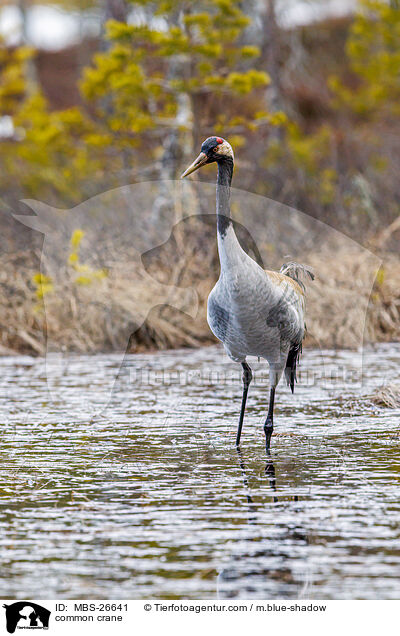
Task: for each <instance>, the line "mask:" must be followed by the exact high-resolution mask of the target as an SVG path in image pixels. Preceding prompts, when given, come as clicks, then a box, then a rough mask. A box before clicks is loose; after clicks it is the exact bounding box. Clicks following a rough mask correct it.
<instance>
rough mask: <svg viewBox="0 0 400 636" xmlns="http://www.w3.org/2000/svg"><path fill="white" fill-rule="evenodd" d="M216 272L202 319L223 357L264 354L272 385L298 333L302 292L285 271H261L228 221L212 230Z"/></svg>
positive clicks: (300, 335)
mask: <svg viewBox="0 0 400 636" xmlns="http://www.w3.org/2000/svg"><path fill="white" fill-rule="evenodd" d="M218 251H219V257H220V262H221V274H220V277H219V280H218V281H217V283H216V285H215V287H214V288H213V290H212V291H211V293H210V295H209V297H208V307H207V320H208V324H209V325H210V328H211V331H212V332H213V333H214V334H215V336H216V337H217V338H218V339H219V340H220V341H221V342H222V343H223V345H224V347H225V350H226V352H227V354H228V356H229V357H230V358H231V359H232V360H234V361H235V362H244V361H245V360H246V356H259V357H261V358H265V359H266V360H267V361H268V363H269V367H270V383H271V386H276V385H277V384H278V382H279V379H280V377H281V375H282V371H283V370H284V368H285V365H286V361H287V357H288V352H289V349H290V348H291V347H292V346H293V345H297V344H300V343H301V341H302V340H303V337H304V332H305V325H304V310H305V306H304V295H303V293H302V291H301V289H300V287H298V285H296V284H295V283H293V281H292V280H291V279H289V278H288V277H287V276H284V275H282V274H277V273H274V272H270V273H267V272H266V271H264V270H263V269H262V268H261V267H260V266H259V265H258V264H257V263H256V262H255V261H254V260H253V259H252V258H250V256H248V255H247V254H246V253H245V252H244V250H243V249H242V248H241V246H240V244H239V242H238V240H237V238H236V235H235V232H234V229H233V226H232V224H230V225H229V226H228V227H227V229H226V231H225V234H224V236H222V235H221V234H220V233H218Z"/></svg>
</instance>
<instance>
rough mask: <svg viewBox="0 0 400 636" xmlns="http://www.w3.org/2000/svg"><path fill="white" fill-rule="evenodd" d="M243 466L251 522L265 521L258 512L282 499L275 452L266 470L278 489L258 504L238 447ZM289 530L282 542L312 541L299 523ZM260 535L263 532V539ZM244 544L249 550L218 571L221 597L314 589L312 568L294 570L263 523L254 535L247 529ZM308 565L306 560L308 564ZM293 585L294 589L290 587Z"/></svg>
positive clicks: (288, 594) (295, 594) (300, 594)
mask: <svg viewBox="0 0 400 636" xmlns="http://www.w3.org/2000/svg"><path fill="white" fill-rule="evenodd" d="M236 450H237V453H238V459H239V467H240V471H241V475H242V481H243V485H244V489H245V497H246V502H247V504H248V505H247V510H248V516H247V522H248V525H249V526H257V525H262V518H263V517H262V515H260V514H258V513H259V509H260V508H262V507H263V506H268V505H271V501H272V503H273V504H275V503H277V502H278V501H279V498H278V496H277V495H276V494H275V493H276V490H277V487H276V472H275V465H274V462H273V460H272V457H271V453H270V452H267V459H266V464H265V469H264V473H265V476H266V478H267V482H268V485H269V488H270V490H271V491H272V492H273V493H274V494H273V496H272V499H270V501H266V499H265V498H264V499H262V500H261V501H260V502H259V504H258V505H257V504H256V503H255V501H254V499H253V497H252V494H251V487H250V485H249V478H248V475H247V468H246V463H245V459H244V454H243V451H242V450H241V449H240V448H237V449H236ZM293 501H298V497H297V495H294V496H293ZM287 530H288V531H287V534H286V535H285V536H283V537H281V539H280V541H281V542H282V543H285V542H286V543H287V542H291V543H293V541H295V542H296V543H301V544H304V545H308V543H309V537H308V534H307V531H306V530H304V531H302V530H301V529H300V528H299V527H296V528H294V529H293V528H290V529H289V528H288V529H287ZM260 535H263V538H262V540H260ZM240 544H242V545H243V544H244V545H246V550H244V551H242V552H240V553H237V552H236V551H235V553H234V555H233V556H232V560H231V563H230V564H229V565H227V566H225V567H224V569H223V570H222V571H221V572H220V573H219V575H218V587H217V590H218V598H220V599H229V598H243V599H247V598H260V599H261V598H264V599H265V598H268V599H272V598H305V593H306V591H307V592H308V593H309V592H310V590H311V586H310V577H309V572H308V570H307V569H306V570H305V572H303V573H301V575H300V576H299V574H298V573H295V572H293V571H292V567H291V557H290V555H288V554H287V552H285V551H284V550H281V549H280V546H279V544H277V542H276V541H275V540H274V539H273V538H271V537H268V536H265V535H264V533H263V529H262V527H261V528H259V530H258V533H257V535H256V536H254V528H253V527H252V528H251V530H250V531H249V533H248V535H247V536H246V533H245V532H244V533H243V535H242V537H241V542H240ZM304 565H305V566H306V563H305V564H304ZM289 588H290V589H289Z"/></svg>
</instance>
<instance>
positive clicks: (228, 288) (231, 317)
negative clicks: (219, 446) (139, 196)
mask: <svg viewBox="0 0 400 636" xmlns="http://www.w3.org/2000/svg"><path fill="white" fill-rule="evenodd" d="M214 162H216V163H217V166H218V178H217V201H216V212H217V236H218V253H219V260H220V264H221V273H220V277H219V279H218V281H217V283H216V285H215V287H214V288H213V290H212V291H211V293H210V295H209V297H208V305H207V320H208V324H209V325H210V328H211V331H212V332H213V333H214V334H215V336H216V337H217V338H218V339H219V340H220V341H221V342H222V343H223V345H224V347H225V351H226V353H227V354H228V356H229V357H230V358H231V359H232V360H234V361H235V362H240V364H241V365H242V368H243V397H242V406H241V410H240V416H239V424H238V430H237V436H236V445H237V446H238V447H239V444H240V436H241V432H242V426H243V418H244V412H245V408H246V400H247V393H248V389H249V385H250V382H251V380H252V377H253V374H252V371H251V368H250V366H249V365H248V364H247V362H246V357H247V356H258V357H259V358H265V359H266V360H267V361H268V363H269V380H270V399H269V408H268V415H267V418H266V420H265V424H264V432H265V443H266V449H267V451H269V448H270V443H271V435H272V431H273V418H274V399H275V389H276V386H277V384H278V382H279V380H280V378H281V375H282V372H283V371H285V376H286V380H287V382H288V384H289V385H290V388H291V390H292V393H293V391H294V383H295V381H296V365H297V361H298V359H299V356H300V353H301V348H302V341H303V338H304V334H305V323H304V313H305V289H304V285H303V284H302V282H301V280H300V277H301V274H307V275H308V276H310V278H311V279H313V278H314V275H313V274H312V272H311V271H310V269H308V268H307V267H304V266H302V265H298V264H297V263H287V264H285V265H283V266H282V268H281V270H280V271H279V272H274V271H269V270H264V269H262V268H261V267H260V266H259V265H258V264H257V263H256V262H255V261H254V260H253V259H252V258H250V256H248V254H246V252H245V251H244V250H243V249H242V248H241V246H240V244H239V241H238V239H237V237H236V234H235V231H234V228H233V224H232V219H231V217H230V188H231V182H232V175H233V166H234V155H233V150H232V147H231V145H230V144H229V143H228V142H227V141H226V140H225V139H222V138H221V137H209V138H208V139H206V140H205V141H204V142H203V144H202V146H201V152H200V154H199V156H198V157H197V159H195V161H194V162H193V163H192V164H191V165H190V166H189V167H188V168H187V170H185V172H184V173H183V174H182V178H184V177H187V176H188V175H189V174H191V173H192V172H195V170H198V169H199V168H201V167H202V166H205V165H207V164H209V163H214Z"/></svg>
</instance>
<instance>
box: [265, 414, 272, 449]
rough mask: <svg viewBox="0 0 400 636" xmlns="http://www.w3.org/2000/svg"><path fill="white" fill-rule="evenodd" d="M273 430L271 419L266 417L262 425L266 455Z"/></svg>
mask: <svg viewBox="0 0 400 636" xmlns="http://www.w3.org/2000/svg"><path fill="white" fill-rule="evenodd" d="M273 430H274V423H273V421H272V418H270V417H267V419H266V420H265V424H264V433H265V449H266V451H267V453H269V449H270V447H271V436H272V432H273Z"/></svg>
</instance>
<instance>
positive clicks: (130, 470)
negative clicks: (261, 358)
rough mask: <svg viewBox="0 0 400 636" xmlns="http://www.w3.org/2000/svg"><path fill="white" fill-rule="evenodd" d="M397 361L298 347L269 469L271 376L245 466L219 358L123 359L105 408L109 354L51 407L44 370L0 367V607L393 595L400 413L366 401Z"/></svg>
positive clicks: (83, 366)
mask: <svg viewBox="0 0 400 636" xmlns="http://www.w3.org/2000/svg"><path fill="white" fill-rule="evenodd" d="M399 363H400V346H399V345H384V346H379V347H377V348H375V349H373V350H370V351H368V352H366V353H365V354H364V357H362V356H361V354H355V353H354V352H345V351H342V352H337V353H335V352H332V351H324V352H322V353H321V352H317V351H315V352H314V351H306V352H305V354H304V356H303V359H302V366H301V377H300V382H299V384H298V385H297V387H296V391H295V394H294V396H292V395H291V393H290V391H289V390H288V388H287V387H286V386H284V385H283V383H282V384H281V385H280V386H279V389H278V392H277V402H276V411H275V434H274V436H273V438H272V450H271V457H270V458H269V459H268V461H266V456H265V449H264V439H263V430H262V423H263V419H264V418H265V414H266V408H267V404H266V396H267V395H268V387H267V384H266V382H265V380H264V379H263V377H260V369H262V368H264V367H263V365H258V364H257V363H255V364H252V366H253V368H255V369H256V371H257V373H256V381H255V382H254V383H253V384H252V386H251V388H250V392H249V401H248V411H247V416H246V419H245V424H244V429H243V435H242V453H241V455H239V454H238V453H237V452H236V449H235V445H234V441H235V434H236V422H237V416H238V410H239V406H240V393H241V387H240V374H239V368H238V367H237V365H233V364H228V362H227V359H226V357H225V356H224V355H223V353H222V351H221V350H220V349H219V348H218V347H211V348H206V349H203V350H198V351H191V350H185V351H176V352H165V353H155V354H145V355H135V356H129V357H127V358H126V359H125V362H124V366H123V368H122V370H121V372H120V375H119V378H118V380H117V382H116V385H115V389H114V393H113V396H112V398H111V400H110V402H109V404H108V405H106V404H107V400H108V396H107V395H106V394H105V392H104V391H103V390H102V386H103V383H105V381H106V379H107V378H108V380H109V379H110V378H112V377H113V375H115V374H116V372H117V370H118V366H119V358H118V356H81V357H79V358H74V359H71V364H70V365H69V367H68V370H67V372H66V373H65V374H64V376H62V377H61V378H60V380H59V382H60V392H61V393H62V395H63V400H64V401H63V400H61V399H60V401H59V403H57V400H55V401H51V400H50V398H49V397H48V395H47V389H46V387H47V385H46V373H45V368H44V361H43V360H38V359H33V358H29V357H23V356H18V357H13V358H3V359H0V367H1V369H0V371H1V400H0V414H1V418H2V433H1V442H2V443H1V459H2V463H1V466H2V471H1V473H0V556H1V564H2V566H1V570H2V574H1V580H0V595H1V596H2V597H6V598H24V597H28V598H29V597H32V596H34V597H35V598H38V599H40V598H109V599H112V598H132V599H137V598H151V597H153V598H193V599H195V598H208V599H213V598H249V599H250V598H270V599H277V598H279V599H288V598H324V599H342V598H345V599H350V598H361V599H367V598H368V599H369V598H370V599H398V598H400V582H399V573H400V537H399V535H400V498H399V495H400V483H399V477H400V467H399V444H400V420H399V416H400V411H398V410H397V411H394V410H389V409H379V408H377V407H374V406H372V405H371V404H370V403H369V402H368V400H365V399H361V396H362V395H367V394H369V393H371V391H372V390H373V389H374V388H375V387H377V386H379V385H381V384H382V383H383V382H385V381H399V379H400V364H399ZM361 364H362V368H363V377H362V381H361V376H360V368H361ZM178 373H179V375H178ZM61 389H63V391H61ZM61 393H60V394H61ZM89 393H90V399H91V400H92V401H93V399H94V400H95V401H96V399H97V400H98V404H99V406H101V407H102V408H103V411H102V412H101V413H100V414H97V415H95V416H90V415H89V414H87V413H86V410H87V409H86V406H87V395H88V394H89ZM53 397H54V396H53ZM65 400H66V401H65Z"/></svg>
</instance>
